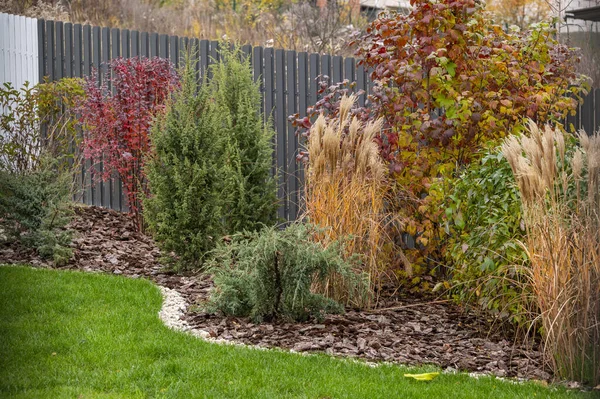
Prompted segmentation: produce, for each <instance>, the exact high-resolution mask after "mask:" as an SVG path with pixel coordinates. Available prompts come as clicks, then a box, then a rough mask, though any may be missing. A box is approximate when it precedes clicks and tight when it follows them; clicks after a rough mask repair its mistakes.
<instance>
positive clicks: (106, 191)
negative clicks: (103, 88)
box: [98, 28, 112, 208]
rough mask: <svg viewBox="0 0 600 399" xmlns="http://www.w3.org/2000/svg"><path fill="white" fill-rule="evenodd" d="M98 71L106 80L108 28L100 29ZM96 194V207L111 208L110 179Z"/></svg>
mask: <svg viewBox="0 0 600 399" xmlns="http://www.w3.org/2000/svg"><path fill="white" fill-rule="evenodd" d="M100 56H101V59H100V70H101V71H102V73H103V75H104V76H102V79H105V78H106V79H108V78H109V77H108V75H107V74H108V72H109V63H110V28H102V34H101V44H100ZM107 83H108V90H109V91H110V90H112V85H111V84H110V81H108V82H107ZM98 168H99V170H100V173H102V174H104V162H102V161H101V162H99V163H98ZM98 185H99V186H98V190H99V191H98V192H99V195H98V197H99V201H98V205H100V206H104V207H107V208H112V190H111V186H112V179H111V180H108V181H99V182H98Z"/></svg>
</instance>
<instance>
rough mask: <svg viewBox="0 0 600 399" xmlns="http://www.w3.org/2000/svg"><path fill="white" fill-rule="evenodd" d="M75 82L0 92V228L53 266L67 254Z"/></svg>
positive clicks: (74, 164) (75, 160)
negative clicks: (35, 251) (49, 261)
mask: <svg viewBox="0 0 600 399" xmlns="http://www.w3.org/2000/svg"><path fill="white" fill-rule="evenodd" d="M82 96H83V89H82V85H81V81H80V80H79V79H74V78H73V79H71V78H67V79H61V80H59V81H56V82H47V83H40V84H38V85H35V86H33V87H32V86H29V84H28V83H26V84H25V85H24V86H23V87H22V88H19V89H15V88H13V87H12V85H11V84H10V83H5V84H4V85H3V86H2V87H1V88H0V107H1V108H3V109H4V112H3V113H2V114H0V132H1V133H2V134H0V228H1V229H2V236H3V239H5V240H8V241H9V242H14V241H15V240H18V241H20V242H21V243H23V244H24V245H26V246H29V247H31V248H34V249H36V250H37V252H38V253H39V254H40V255H41V256H42V257H44V258H46V259H51V260H52V261H53V262H54V263H55V264H63V263H65V262H67V261H68V260H69V259H70V258H71V256H72V249H71V247H70V243H71V238H72V232H71V231H69V230H68V229H67V228H66V225H67V224H68V223H69V221H70V219H71V217H72V209H71V206H70V205H71V198H72V195H73V193H74V184H73V183H74V179H73V177H74V174H73V173H74V172H75V171H76V170H78V168H79V166H80V163H79V156H78V154H77V152H76V151H75V148H77V142H78V140H79V137H78V134H77V128H76V126H77V118H76V116H75V106H76V105H77V103H78V102H79V101H80V99H81V98H82Z"/></svg>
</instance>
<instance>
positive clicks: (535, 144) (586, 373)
mask: <svg viewBox="0 0 600 399" xmlns="http://www.w3.org/2000/svg"><path fill="white" fill-rule="evenodd" d="M529 133H530V135H529V137H527V136H523V137H520V138H517V137H514V136H513V137H509V138H508V139H507V140H505V142H504V145H503V147H502V152H503V154H504V156H505V157H506V159H507V160H508V162H509V163H510V165H511V168H512V171H513V174H514V176H515V179H516V181H517V183H518V186H519V191H520V194H521V200H522V203H523V209H524V216H525V222H526V226H527V237H526V239H525V242H524V243H523V245H524V247H525V249H526V251H527V252H528V255H529V258H530V260H531V264H530V266H529V269H528V270H527V276H528V279H527V282H526V284H528V289H529V290H528V291H529V292H532V293H533V295H534V298H535V304H536V305H537V318H538V319H539V321H540V323H541V333H542V338H543V342H544V351H545V354H546V358H547V361H548V362H549V364H550V365H551V367H552V368H553V370H554V371H555V373H556V375H557V376H558V377H560V378H567V379H573V380H578V381H582V382H584V383H588V384H593V385H596V384H598V383H600V234H599V233H598V232H599V228H600V194H599V188H600V185H599V182H600V134H599V133H596V134H594V135H592V136H588V135H587V134H586V133H585V132H579V134H578V139H579V143H580V145H581V148H580V149H577V150H576V151H575V152H574V153H573V155H572V156H568V154H566V153H565V140H564V136H563V133H562V132H561V131H560V130H559V129H558V128H552V127H550V126H545V127H544V129H541V128H539V127H538V126H537V125H536V124H535V123H533V122H530V123H529Z"/></svg>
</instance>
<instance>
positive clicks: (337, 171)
mask: <svg viewBox="0 0 600 399" xmlns="http://www.w3.org/2000/svg"><path fill="white" fill-rule="evenodd" d="M356 99H357V97H356V96H355V95H352V96H344V97H343V98H342V99H341V105H340V116H339V118H338V119H335V120H332V121H329V122H326V121H325V118H324V116H323V115H321V116H319V118H318V119H317V120H316V122H315V123H314V125H313V127H312V128H311V131H310V136H309V139H308V143H307V146H308V152H309V154H310V159H309V162H308V167H307V174H306V175H307V178H306V187H305V189H306V216H307V217H308V220H309V221H310V222H311V223H313V224H315V225H317V226H319V227H322V228H324V231H323V232H320V233H319V237H317V238H318V239H319V240H321V241H323V242H324V243H325V244H326V245H327V243H329V242H334V241H335V240H337V239H340V238H342V237H349V239H348V242H347V243H346V251H347V254H348V255H351V254H362V255H363V256H364V259H363V263H362V268H360V269H359V270H355V271H356V272H357V273H366V274H367V275H368V278H369V281H370V284H369V295H366V296H365V295H362V294H361V293H359V292H352V290H351V289H350V288H349V287H350V286H349V285H348V284H347V282H346V281H345V280H344V278H343V277H342V276H340V275H339V274H336V273H333V274H331V275H330V276H329V277H328V278H327V279H326V280H325V282H324V283H321V284H315V287H313V288H314V289H315V290H317V291H319V292H322V293H323V294H325V295H327V296H328V297H331V298H333V299H336V300H338V301H341V302H344V303H348V304H353V305H356V306H360V307H365V306H366V307H368V306H370V305H371V304H372V301H373V300H374V299H375V293H376V291H377V288H378V287H379V286H380V284H381V283H382V281H383V280H384V277H385V276H386V264H387V263H388V260H389V254H390V252H391V249H392V248H393V243H392V240H391V239H390V237H389V236H388V235H387V234H386V223H389V220H390V219H392V217H391V216H390V215H389V214H387V213H386V211H385V206H384V205H385V195H386V176H387V168H386V166H385V163H384V161H383V160H382V159H381V157H380V155H379V151H378V148H377V144H376V143H375V142H374V139H375V137H376V136H377V135H378V134H379V132H380V130H381V126H382V120H381V119H379V120H376V121H371V122H369V123H366V124H363V123H361V122H360V121H359V120H358V119H357V118H355V117H352V115H351V112H350V111H351V109H352V106H353V105H354V103H355V102H356ZM397 250H398V251H399V249H397Z"/></svg>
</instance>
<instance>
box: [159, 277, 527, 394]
mask: <svg viewBox="0 0 600 399" xmlns="http://www.w3.org/2000/svg"><path fill="white" fill-rule="evenodd" d="M158 288H159V289H160V292H161V293H162V296H163V304H162V308H161V310H160V311H159V312H158V317H159V318H160V319H161V320H162V322H163V323H164V324H165V325H166V326H167V327H169V328H170V329H172V330H175V331H182V332H185V333H188V334H191V335H193V336H195V337H198V338H201V339H203V340H205V341H207V342H212V343H216V344H225V345H235V346H243V347H246V348H250V349H258V350H267V349H269V348H265V347H263V346H257V345H247V344H244V343H241V342H236V341H229V340H225V339H216V338H213V337H211V335H210V333H209V332H208V331H206V330H202V329H198V328H194V327H192V326H190V325H189V323H188V322H187V321H186V320H185V319H184V315H185V312H186V310H187V306H188V305H187V302H186V300H185V298H184V297H183V296H182V295H181V294H180V293H179V292H177V291H176V290H173V289H170V288H167V287H163V286H160V285H159V286H158ZM271 350H279V351H282V352H291V353H296V354H298V355H302V356H316V354H314V353H310V352H297V351H295V350H293V349H290V350H285V349H281V348H271ZM341 360H343V361H348V362H352V363H357V364H362V365H364V366H367V367H380V366H383V365H386V366H398V365H399V364H396V363H392V362H371V361H366V360H362V359H356V358H341ZM442 373H444V374H457V373H458V371H457V370H455V369H453V368H450V367H449V368H448V369H446V370H443V371H442ZM468 375H469V376H470V377H472V378H475V379H478V378H481V377H488V378H496V379H498V380H501V381H506V382H510V383H513V384H514V383H523V382H525V381H526V380H525V379H516V378H502V377H494V376H491V375H489V374H485V373H468Z"/></svg>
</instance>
